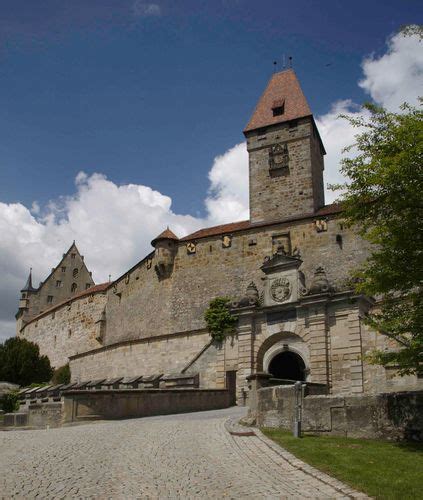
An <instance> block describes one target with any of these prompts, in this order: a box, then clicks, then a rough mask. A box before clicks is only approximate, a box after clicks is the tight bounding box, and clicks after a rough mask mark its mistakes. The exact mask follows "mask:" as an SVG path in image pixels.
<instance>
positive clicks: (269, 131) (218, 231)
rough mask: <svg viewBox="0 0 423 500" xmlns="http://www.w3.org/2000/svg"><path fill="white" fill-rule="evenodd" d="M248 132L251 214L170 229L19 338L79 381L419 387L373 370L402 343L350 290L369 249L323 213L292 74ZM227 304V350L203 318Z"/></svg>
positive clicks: (311, 133)
mask: <svg viewBox="0 0 423 500" xmlns="http://www.w3.org/2000/svg"><path fill="white" fill-rule="evenodd" d="M244 133H245V135H246V138H247V148H248V151H249V156H250V163H249V166H250V176H249V179H250V211H251V217H250V220H248V221H241V222H234V223H231V224H225V225H221V226H217V227H213V228H205V229H202V230H199V231H197V232H195V233H193V234H190V235H188V236H183V237H181V238H179V237H178V236H182V235H175V234H174V233H173V232H172V231H171V230H170V229H169V228H168V229H166V230H165V231H163V232H162V233H161V234H160V235H159V236H158V237H156V238H155V239H154V240H153V241H152V247H153V251H152V252H151V253H150V254H148V255H147V256H145V257H144V258H142V260H140V262H138V263H136V264H135V265H134V266H133V267H132V268H131V269H129V270H128V271H126V272H125V273H124V274H123V275H122V276H121V277H120V278H118V279H117V280H116V281H114V282H113V283H110V284H105V285H100V289H99V290H98V289H97V291H96V288H92V289H91V291H90V289H88V290H87V291H86V292H84V293H83V294H82V296H75V297H74V299H72V298H70V299H67V301H65V302H63V303H59V304H57V305H55V306H54V307H52V308H49V309H48V310H45V311H44V312H43V313H42V314H38V315H35V316H34V317H32V318H29V319H28V317H27V319H26V324H24V323H22V322H21V324H20V328H19V335H20V336H23V337H24V338H27V339H28V340H33V341H35V342H37V343H38V344H39V345H40V350H41V352H42V353H43V354H48V356H49V357H50V359H51V360H52V363H53V365H54V366H58V365H61V364H64V363H65V362H66V361H67V360H68V359H69V360H70V366H71V371H72V378H73V379H74V380H78V381H81V380H87V379H94V378H101V377H113V376H135V375H151V374H153V373H154V374H156V373H180V372H183V373H197V372H198V373H199V374H200V386H201V387H205V388H223V387H225V386H226V385H227V384H228V383H230V382H229V381H230V380H232V379H233V377H235V379H236V388H237V397H238V402H239V403H241V404H242V403H244V402H245V401H246V400H247V398H248V382H247V377H248V376H249V375H250V374H252V373H254V372H261V371H265V372H270V373H271V374H272V375H273V376H274V377H276V378H288V379H293V380H297V379H298V380H304V381H307V382H317V383H321V384H324V385H325V386H326V387H327V389H328V391H329V393H330V394H362V393H377V392H380V391H385V392H389V391H394V390H397V389H401V390H414V389H418V388H421V387H422V379H417V378H416V377H406V378H400V377H397V376H396V372H395V369H392V370H385V369H384V368H382V367H379V366H372V365H369V364H368V363H367V362H366V354H367V353H368V352H370V351H371V350H372V349H374V348H375V347H377V348H384V347H386V348H395V346H392V345H389V344H388V343H387V342H386V337H384V336H382V335H380V334H378V333H377V332H373V331H370V330H369V329H368V328H367V327H366V326H365V325H364V322H363V318H364V316H365V315H366V313H367V312H368V311H369V310H370V308H372V307H373V304H374V300H373V299H372V298H369V297H361V296H360V297H358V296H355V295H354V293H353V291H352V286H351V283H350V279H351V278H350V274H351V271H353V270H354V269H355V268H357V267H358V266H359V265H360V264H361V263H362V262H364V260H365V259H366V257H367V256H368V255H369V252H370V251H371V249H370V248H369V247H368V245H367V244H366V243H365V242H363V241H362V240H361V239H360V237H359V236H358V235H357V234H356V232H355V231H354V229H353V228H347V227H346V226H345V224H344V222H343V220H342V207H340V206H337V205H326V206H325V205H324V199H323V167H324V165H323V156H324V154H325V151H324V148H323V145H322V143H321V140H320V137H319V134H318V131H317V128H316V125H315V122H314V120H313V116H312V113H311V111H310V108H309V106H308V104H307V102H306V100H305V97H304V95H303V93H302V91H301V88H300V85H299V82H298V80H297V78H296V76H295V73H294V72H293V71H292V70H287V71H284V72H281V73H278V74H276V75H274V76H273V77H272V79H271V81H270V83H269V86H268V87H267V89H266V90H265V92H264V94H263V96H262V97H261V99H260V101H259V104H258V106H257V107H256V110H255V111H254V113H253V117H252V119H251V120H250V122H249V124H248V125H247V127H246V129H245V131H244ZM58 272H59V273H60V272H61V271H60V267H59V266H58V267H56V268H55V270H54V272H53V273H52V275H51V276H54V279H56V274H57V273H58ZM49 279H53V278H49ZM87 284H88V282H87ZM219 296H224V297H228V298H229V299H230V301H231V303H232V312H233V314H234V315H235V316H236V317H237V318H238V327H237V332H236V334H235V335H234V336H233V337H229V338H227V339H226V341H225V342H223V343H222V344H218V343H213V342H211V339H210V336H209V334H208V333H207V330H206V324H205V321H204V312H205V310H206V308H207V307H208V305H209V302H210V301H211V300H212V299H213V298H215V297H219ZM21 316H22V317H23V315H22V314H21ZM21 319H22V318H20V319H19V320H18V322H19V321H21Z"/></svg>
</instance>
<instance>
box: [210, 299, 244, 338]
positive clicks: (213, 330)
mask: <svg viewBox="0 0 423 500" xmlns="http://www.w3.org/2000/svg"><path fill="white" fill-rule="evenodd" d="M229 304H230V300H229V299H228V298H227V297H216V298H215V299H213V300H211V301H210V303H209V307H208V309H207V310H206V312H205V313H204V319H205V320H206V323H207V329H208V331H209V333H210V335H211V337H212V339H213V340H215V341H217V342H223V340H225V338H226V337H227V336H229V335H233V334H234V333H235V331H236V323H237V321H238V320H237V318H235V317H234V316H232V314H231V312H230V310H229Z"/></svg>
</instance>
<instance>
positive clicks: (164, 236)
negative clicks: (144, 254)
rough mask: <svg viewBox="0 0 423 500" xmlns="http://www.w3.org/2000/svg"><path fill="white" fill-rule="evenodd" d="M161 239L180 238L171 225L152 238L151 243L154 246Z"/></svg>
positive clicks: (175, 239) (177, 239)
mask: <svg viewBox="0 0 423 500" xmlns="http://www.w3.org/2000/svg"><path fill="white" fill-rule="evenodd" d="M159 240H174V241H179V238H178V237H177V236H176V234H175V233H173V232H172V231H171V230H170V229H169V227H167V228H166V229H165V230H164V231H163V232H162V233H160V234H159V235H158V236H156V237H155V238H154V240H152V242H151V244H152V245H153V247H154V246H155V245H156V243H157V242H158V241H159Z"/></svg>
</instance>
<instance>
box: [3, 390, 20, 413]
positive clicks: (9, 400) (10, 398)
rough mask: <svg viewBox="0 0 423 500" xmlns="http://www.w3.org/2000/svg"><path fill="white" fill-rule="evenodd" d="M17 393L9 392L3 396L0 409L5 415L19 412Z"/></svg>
mask: <svg viewBox="0 0 423 500" xmlns="http://www.w3.org/2000/svg"><path fill="white" fill-rule="evenodd" d="M18 392H19V391H10V392H7V393H6V394H3V397H2V398H1V400H0V407H1V408H2V410H3V411H4V412H5V413H12V412H14V411H17V410H19V398H18Z"/></svg>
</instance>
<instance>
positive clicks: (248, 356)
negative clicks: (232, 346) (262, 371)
mask: <svg viewBox="0 0 423 500" xmlns="http://www.w3.org/2000/svg"><path fill="white" fill-rule="evenodd" d="M253 344H254V313H253V311H252V309H251V308H249V309H247V310H245V311H242V312H240V313H239V323H238V371H237V380H236V382H237V402H238V404H243V403H244V401H245V396H244V394H245V393H246V392H247V391H248V382H247V377H248V376H249V375H251V373H252V371H253V361H254V359H253V358H254V351H253V348H254V345H253Z"/></svg>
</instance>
